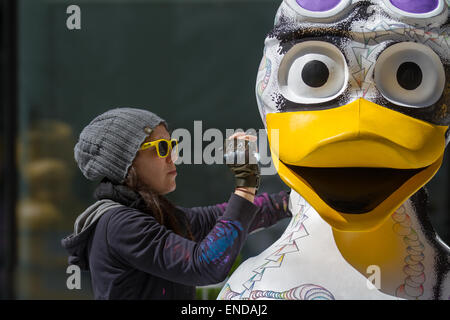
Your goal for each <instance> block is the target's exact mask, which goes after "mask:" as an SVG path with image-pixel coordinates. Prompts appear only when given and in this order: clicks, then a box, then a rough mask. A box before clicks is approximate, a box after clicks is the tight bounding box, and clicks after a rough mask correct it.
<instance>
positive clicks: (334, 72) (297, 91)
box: [278, 41, 348, 104]
mask: <svg viewBox="0 0 450 320" xmlns="http://www.w3.org/2000/svg"><path fill="white" fill-rule="evenodd" d="M347 82H348V68H347V64H346V62H345V58H344V55H343V54H342V53H341V51H340V50H339V49H338V48H337V47H335V46H334V45H332V44H331V43H328V42H322V41H305V42H302V43H299V44H297V45H295V46H294V47H292V49H291V50H289V51H288V52H287V54H286V55H285V56H284V57H283V60H282V61H281V64H280V68H279V72H278V83H279V86H280V91H281V93H282V94H283V96H284V97H285V98H287V99H289V100H291V101H292V102H295V103H303V104H314V103H322V102H326V101H330V100H333V99H334V98H336V97H337V96H339V95H340V94H342V92H343V91H344V90H345V88H346V86H347Z"/></svg>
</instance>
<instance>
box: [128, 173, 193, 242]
mask: <svg viewBox="0 0 450 320" xmlns="http://www.w3.org/2000/svg"><path fill="white" fill-rule="evenodd" d="M125 185H127V186H128V187H129V188H131V189H132V190H134V191H136V192H137V193H139V194H140V195H141V197H142V198H143V199H144V202H145V204H146V206H147V210H148V211H147V212H148V213H150V214H151V215H152V216H153V217H154V218H155V219H156V221H158V223H159V224H161V225H163V226H165V227H166V228H168V229H170V230H172V231H173V232H175V233H176V234H178V235H181V236H183V237H187V238H188V239H190V240H194V237H193V235H192V232H191V229H190V227H189V225H188V223H187V221H186V219H184V217H183V221H180V218H178V217H177V215H176V211H177V208H176V207H175V205H174V204H173V203H172V202H170V201H169V200H168V199H167V198H166V197H164V196H162V195H160V194H157V193H156V192H153V191H152V190H150V189H149V188H148V187H147V186H146V185H145V184H144V183H142V181H141V180H140V179H139V176H138V174H137V172H136V170H135V168H134V166H131V167H130V169H129V171H128V174H127V176H126V178H125Z"/></svg>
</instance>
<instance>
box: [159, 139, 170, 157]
mask: <svg viewBox="0 0 450 320" xmlns="http://www.w3.org/2000/svg"><path fill="white" fill-rule="evenodd" d="M158 148H159V154H160V155H161V157H166V156H167V154H168V152H169V144H168V143H167V141H164V140H163V141H160V142H159V143H158Z"/></svg>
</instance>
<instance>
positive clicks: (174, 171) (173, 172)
mask: <svg viewBox="0 0 450 320" xmlns="http://www.w3.org/2000/svg"><path fill="white" fill-rule="evenodd" d="M169 174H177V170H173V171H170V172H169Z"/></svg>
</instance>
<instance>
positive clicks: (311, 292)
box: [222, 284, 335, 300]
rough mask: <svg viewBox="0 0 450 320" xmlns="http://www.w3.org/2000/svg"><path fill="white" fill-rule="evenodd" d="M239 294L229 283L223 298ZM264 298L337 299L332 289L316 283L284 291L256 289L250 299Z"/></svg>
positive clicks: (226, 298) (229, 298) (228, 298)
mask: <svg viewBox="0 0 450 320" xmlns="http://www.w3.org/2000/svg"><path fill="white" fill-rule="evenodd" d="M239 295H240V293H238V292H235V291H233V290H231V287H230V285H228V284H227V285H226V287H225V290H224V293H223V295H222V299H225V300H231V299H233V298H234V297H237V296H239ZM262 298H266V299H274V300H335V298H334V296H333V294H332V293H331V292H330V291H328V290H327V289H325V288H323V287H321V286H318V285H314V284H304V285H301V286H298V287H295V288H292V289H290V290H286V291H283V292H277V291H271V290H254V291H252V292H251V293H250V297H249V300H257V299H262Z"/></svg>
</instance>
